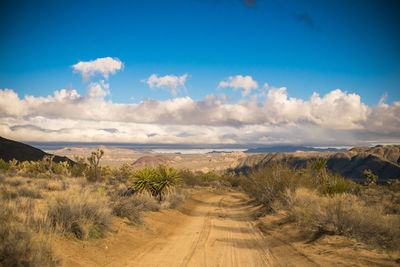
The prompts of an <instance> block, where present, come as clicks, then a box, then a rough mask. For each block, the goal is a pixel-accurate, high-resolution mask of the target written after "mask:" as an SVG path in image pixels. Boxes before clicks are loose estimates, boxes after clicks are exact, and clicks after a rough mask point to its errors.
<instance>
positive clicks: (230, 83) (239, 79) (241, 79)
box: [218, 75, 258, 97]
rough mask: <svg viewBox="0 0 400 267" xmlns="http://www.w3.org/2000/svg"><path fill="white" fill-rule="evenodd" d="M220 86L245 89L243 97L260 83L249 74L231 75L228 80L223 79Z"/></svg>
mask: <svg viewBox="0 0 400 267" xmlns="http://www.w3.org/2000/svg"><path fill="white" fill-rule="evenodd" d="M218 87H219V88H224V87H232V88H233V89H235V90H237V89H243V90H242V97H245V96H247V95H249V94H250V93H251V90H253V89H257V88H258V83H257V82H256V81H254V80H253V78H252V77H251V76H249V75H247V76H242V75H236V76H230V77H229V78H228V80H227V81H221V82H220V83H219V85H218Z"/></svg>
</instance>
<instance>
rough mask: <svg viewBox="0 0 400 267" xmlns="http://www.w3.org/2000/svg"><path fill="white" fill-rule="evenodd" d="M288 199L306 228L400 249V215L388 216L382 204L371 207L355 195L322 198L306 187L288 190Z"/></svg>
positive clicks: (294, 212)
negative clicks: (292, 190)
mask: <svg viewBox="0 0 400 267" xmlns="http://www.w3.org/2000/svg"><path fill="white" fill-rule="evenodd" d="M286 196H287V203H288V204H287V208H288V210H289V213H290V215H291V216H292V217H293V218H295V219H296V220H297V221H298V222H300V224H301V225H303V226H304V227H311V228H314V229H317V230H318V232H319V233H331V234H340V235H347V236H351V237H355V238H357V239H359V240H362V241H364V242H366V243H368V244H371V245H378V246H381V247H383V248H392V249H398V248H400V228H399V225H400V216H398V215H387V216H385V214H384V212H383V208H382V206H381V205H374V206H368V205H366V204H365V203H364V202H363V201H362V200H361V199H360V198H359V197H357V196H356V195H352V194H346V193H344V194H336V195H334V196H321V195H319V194H318V193H317V192H316V191H312V190H309V189H305V188H298V189H297V190H295V191H294V192H291V191H289V190H288V191H287V192H286Z"/></svg>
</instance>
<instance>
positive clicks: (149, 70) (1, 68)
mask: <svg viewBox="0 0 400 267" xmlns="http://www.w3.org/2000/svg"><path fill="white" fill-rule="evenodd" d="M399 11H400V4H399V2H398V1H363V0H337V1H316V0H296V1H295V0H293V1H281V0H270V1H267V0H265V1H263V0H259V1H256V0H253V1H251V0H246V1H241V0H219V1H218V0H193V1H189V0H182V1H152V0H148V1H20V0H16V1H2V3H1V8H0V32H1V35H0V89H3V90H5V89H6V88H8V89H12V90H13V92H15V93H17V94H18V96H19V98H20V99H23V98H24V95H32V96H34V97H36V98H39V97H40V96H42V97H47V96H48V95H53V93H54V91H56V90H61V89H64V88H67V89H71V90H72V89H74V90H76V91H77V93H78V94H80V95H85V92H87V90H88V89H87V88H88V84H89V83H88V82H82V76H81V73H79V71H78V72H77V71H73V67H72V66H73V65H75V64H77V63H78V62H88V61H91V60H92V61H93V60H96V59H98V58H105V57H111V58H115V59H119V60H120V61H121V62H122V63H123V66H124V67H123V69H121V70H118V71H117V73H115V74H113V75H110V76H109V77H108V79H106V80H107V81H106V82H107V84H109V89H108V91H109V94H107V96H105V98H104V101H112V102H113V103H120V104H128V103H136V104H139V103H141V101H143V100H144V99H153V100H159V101H167V100H169V99H175V98H184V97H190V99H192V100H193V101H203V100H204V99H205V97H206V96H208V95H211V94H215V95H217V96H218V97H221V95H224V96H225V97H226V98H227V99H228V102H229V103H233V104H235V103H237V102H239V101H241V100H249V99H251V94H248V95H245V96H244V97H243V95H242V94H241V90H240V89H239V90H233V89H232V86H226V87H221V86H219V84H220V82H221V81H227V80H228V79H229V77H235V76H237V75H243V76H251V77H252V79H253V80H254V81H257V83H258V87H257V88H255V89H253V91H252V92H253V93H261V92H262V91H263V89H262V88H263V84H264V83H268V85H269V86H270V88H272V87H274V88H280V87H287V90H286V93H287V96H288V99H289V98H291V97H292V98H295V99H297V100H302V101H308V100H309V99H310V97H311V95H312V94H313V93H314V92H316V93H318V94H319V95H320V96H321V97H323V96H324V95H326V94H329V93H330V92H332V91H333V90H335V89H340V90H341V91H342V92H345V93H346V94H356V95H358V96H360V99H361V103H362V104H365V105H366V106H367V107H368V108H373V107H376V106H377V105H378V103H379V101H380V99H381V98H382V96H385V95H386V98H385V103H387V104H389V105H391V106H393V105H394V104H393V103H396V102H398V101H399V100H400V49H399V47H400V17H399V16H398V14H399ZM152 74H156V75H158V77H162V76H165V75H175V76H177V77H179V76H182V75H184V74H187V75H188V76H187V78H186V80H185V83H184V87H185V89H183V88H182V89H181V90H180V92H178V93H177V94H176V95H171V93H170V91H169V90H162V88H161V89H160V88H149V85H148V84H147V83H146V82H144V80H146V79H148V78H149V77H150V75H152ZM96 78H97V81H98V80H100V79H104V77H101V75H97V77H94V79H96ZM103 89H104V88H103ZM164 89H165V88H164ZM265 94H267V92H265ZM257 101H258V102H262V101H264V99H260V100H257ZM396 111H397V110H396ZM4 113H6V112H4ZM9 113H10V112H9ZM366 113H368V112H366ZM21 114H22V113H21ZM35 114H36V113H35ZM50 115H51V114H50ZM50 115H49V116H50ZM21 116H22V115H21ZM25 116H26V115H25ZM35 116H36V115H35ZM40 116H42V115H40ZM368 116H369V115H368ZM50 117H54V116H50ZM287 120H288V119H287V118H285V119H284V120H283V121H284V122H285V123H288V122H287ZM299 120H300V121H304V119H303V118H301V119H299ZM278 121H279V120H278ZM281 121H282V120H280V122H279V123H281ZM134 122H135V123H136V122H137V121H134ZM297 122H298V121H297ZM32 123H33V122H32V121H30V122H19V124H18V125H20V126H21V125H28V124H29V125H31V124H32ZM138 123H139V122H138ZM140 123H142V122H140ZM152 123H156V121H154V122H152ZM313 123H315V121H313ZM396 123H397V122H396ZM174 124H176V122H174ZM245 124H246V125H247V124H248V122H247V121H246V123H245ZM263 124H265V122H263ZM289 124H290V123H289ZM254 125H255V124H254ZM272 125H273V126H277V124H274V123H272ZM14 126H15V125H14ZM10 127H12V126H10ZM323 127H326V126H323ZM328 128H329V127H328ZM339 128H340V127H339ZM342 128H343V127H342ZM342 128H340V130H343V129H342ZM345 128H346V127H345ZM324 129H325V128H324ZM329 129H331V128H329ZM334 129H335V130H337V127H336V126H335V127H334ZM346 129H347V128H346ZM351 129H352V130H354V129H355V128H351ZM52 130H54V129H52ZM367 132H371V130H368V131H364V134H365V133H367ZM394 132H395V136H397V134H398V133H397V128H396V129H395V130H394ZM0 133H1V132H0ZM7 134H8V135H11V137H14V136H15V137H16V138H20V139H27V137H24V136H23V135H21V136H20V135H17V134H15V133H12V132H10V131H8V132H7V131H4V132H3V135H7ZM13 135H14V136H13ZM388 135H390V136H391V139H390V138H389V139H390V140H392V141H393V140H395V141H396V140H397V139H396V138H397V137H395V138H394V139H393V138H392V137H393V133H392V134H389V133H388ZM39 139H40V138H39ZM378 139H379V138H378ZM378 139H377V138H376V136H375V137H373V138H372V137H371V138H367V139H366V141H365V142H372V141H377V140H378ZM389 139H388V140H389ZM63 140H65V138H64V139H63ZM79 140H81V139H79ZM107 140H108V139H107ZM110 140H111V141H112V140H113V139H112V138H111V139H110ZM235 140H237V139H235ZM354 140H358V137H357V138H353V139H349V142H354ZM385 140H386V139H385ZM388 140H386V141H388ZM240 142H246V141H243V140H242V141H240ZM293 142H302V140H300V141H293ZM335 142H336V143H337V141H332V143H335ZM323 143H329V142H328V141H326V142H325V141H324V142H323Z"/></svg>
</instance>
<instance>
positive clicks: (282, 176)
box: [241, 164, 301, 209]
mask: <svg viewBox="0 0 400 267" xmlns="http://www.w3.org/2000/svg"><path fill="white" fill-rule="evenodd" d="M300 179H301V173H300V174H299V173H295V172H294V171H293V170H291V169H290V168H289V167H287V166H284V165H281V164H271V165H269V166H266V167H264V168H262V169H259V170H257V171H254V172H252V173H250V174H249V175H248V176H247V177H245V178H243V179H242V185H241V187H242V188H243V190H244V191H245V192H247V193H248V194H249V195H250V196H251V197H253V198H254V199H255V200H256V201H257V202H258V203H260V204H263V205H264V206H266V207H267V208H269V209H272V203H273V202H274V201H275V200H277V199H282V198H283V196H284V194H285V193H286V190H287V189H290V190H294V189H295V188H296V186H297V184H298V183H299V181H300Z"/></svg>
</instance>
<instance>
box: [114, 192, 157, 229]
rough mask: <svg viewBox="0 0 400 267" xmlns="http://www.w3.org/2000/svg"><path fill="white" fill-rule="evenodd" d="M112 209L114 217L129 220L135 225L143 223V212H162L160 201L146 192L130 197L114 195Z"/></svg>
mask: <svg viewBox="0 0 400 267" xmlns="http://www.w3.org/2000/svg"><path fill="white" fill-rule="evenodd" d="M111 207H112V210H113V214H114V215H116V216H118V217H122V218H128V219H129V220H131V221H133V222H135V223H141V222H142V218H141V216H140V212H141V211H158V210H160V204H159V203H158V201H157V200H156V199H155V198H154V197H153V196H152V195H151V194H149V193H146V192H144V193H140V194H134V195H129V196H121V195H119V194H114V195H113V196H112V197H111Z"/></svg>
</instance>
